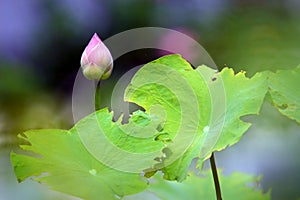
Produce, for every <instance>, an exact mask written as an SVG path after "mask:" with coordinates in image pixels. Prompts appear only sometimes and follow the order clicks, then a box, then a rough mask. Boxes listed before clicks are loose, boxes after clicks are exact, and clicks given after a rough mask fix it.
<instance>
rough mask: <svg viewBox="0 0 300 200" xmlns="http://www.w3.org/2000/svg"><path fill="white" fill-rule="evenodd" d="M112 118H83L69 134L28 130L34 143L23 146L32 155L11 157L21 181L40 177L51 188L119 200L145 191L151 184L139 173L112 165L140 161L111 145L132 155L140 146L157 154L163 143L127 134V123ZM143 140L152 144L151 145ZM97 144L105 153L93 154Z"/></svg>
mask: <svg viewBox="0 0 300 200" xmlns="http://www.w3.org/2000/svg"><path fill="white" fill-rule="evenodd" d="M136 115H137V116H138V115H139V113H137V114H136ZM112 117H113V116H112V113H109V112H108V110H107V109H103V110H100V111H98V112H96V113H94V114H92V115H90V116H88V117H86V118H84V119H82V120H81V121H79V122H78V123H77V124H76V126H74V127H73V128H72V129H70V130H69V131H67V130H32V131H27V132H25V133H24V135H23V136H21V137H22V138H23V139H25V140H27V141H28V142H29V143H30V145H23V146H22V148H23V149H24V150H26V151H27V153H26V155H25V154H16V153H14V152H12V153H11V160H12V163H13V165H14V168H15V174H16V175H17V177H18V180H19V181H23V180H24V179H26V178H27V177H29V176H37V178H34V179H35V180H37V181H40V182H42V183H46V184H48V185H49V186H51V188H52V189H54V190H57V191H61V192H64V193H68V194H71V195H74V196H78V197H81V198H84V199H99V198H103V199H118V198H117V196H120V197H122V196H125V195H129V194H134V193H137V192H140V191H142V190H144V189H145V187H146V182H145V180H143V178H142V177H141V176H140V174H139V173H129V172H124V171H119V170H116V169H114V168H112V167H111V166H110V165H116V163H119V164H120V165H124V166H123V168H124V169H125V168H126V167H131V165H135V164H137V163H138V162H133V161H132V160H128V159H129V158H126V157H125V158H122V159H120V156H121V155H123V154H122V153H124V152H123V151H115V152H113V151H111V150H112V147H111V146H120V147H122V148H123V150H126V151H125V152H127V153H128V152H130V151H133V150H134V149H138V148H140V151H141V152H148V151H152V150H153V149H154V148H157V146H155V145H154V144H153V143H157V144H158V146H163V144H162V142H157V141H155V140H154V139H153V138H152V140H151V141H153V142H152V143H151V142H149V141H150V139H149V138H146V139H144V138H131V137H130V136H128V135H127V134H124V133H123V132H122V126H123V125H121V123H120V122H112ZM133 118H137V117H133ZM147 118H149V116H147V115H144V120H142V121H143V122H145V120H146V121H147ZM97 122H100V123H99V124H98V123H97ZM99 131H103V134H104V136H105V137H107V138H108V139H109V141H110V142H111V144H114V145H111V144H110V143H106V144H105V140H103V139H102V141H99V139H101V135H102V134H99ZM81 132H84V133H81ZM85 134H86V135H85ZM99 135H100V136H99ZM102 136H103V135H102ZM153 137H154V136H153ZM138 139H139V141H137V140H138ZM143 140H148V143H147V142H145V141H143ZM84 142H87V143H89V144H88V145H89V146H88V147H87V146H85V145H84ZM159 143H161V144H159ZM93 145H95V146H94V150H99V149H100V151H101V153H100V154H93V153H94V152H91V151H88V149H91V147H93ZM103 145H106V147H103ZM98 146H99V147H98ZM98 148H99V149H98ZM158 149H159V148H158ZM29 152H33V153H34V154H32V153H29ZM98 156H102V157H101V158H99V157H98ZM97 157H98V159H96V158H97ZM152 160H153V159H152ZM103 163H105V164H106V165H105V164H103ZM120 168H121V167H120Z"/></svg>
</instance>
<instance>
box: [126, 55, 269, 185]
mask: <svg viewBox="0 0 300 200" xmlns="http://www.w3.org/2000/svg"><path fill="white" fill-rule="evenodd" d="M266 91H267V83H266V79H265V77H263V76H262V75H256V76H254V77H253V78H251V79H249V78H246V77H245V73H244V72H240V73H238V74H234V72H233V70H232V69H228V68H225V69H223V70H222V71H221V72H216V71H215V70H213V69H211V68H209V67H206V66H200V67H198V68H197V69H193V68H192V67H191V66H190V65H189V63H187V62H186V61H185V60H183V59H182V58H181V57H180V56H179V55H170V56H165V57H162V58H160V59H158V60H156V61H153V62H151V63H150V64H147V65H145V66H144V67H143V68H141V69H140V70H139V71H138V72H137V73H136V74H135V76H134V78H133V79H132V81H131V84H130V85H129V87H128V88H127V93H126V94H125V99H126V100H129V101H131V102H134V103H136V104H138V105H140V106H142V107H144V108H145V109H146V111H149V110H150V109H151V107H153V106H154V105H155V106H157V105H160V106H161V109H160V111H161V110H163V111H164V113H165V121H166V122H165V125H164V128H163V130H164V132H166V133H167V134H168V135H169V137H170V138H171V140H170V142H169V143H167V144H166V145H167V146H168V148H170V149H171V152H172V153H173V154H172V155H174V157H173V159H172V157H171V159H170V161H172V162H169V163H168V162H165V163H164V165H163V169H162V170H163V172H164V178H166V179H169V180H178V181H182V180H184V178H185V177H186V174H187V170H188V167H189V165H190V163H191V161H192V159H194V158H196V157H200V165H201V163H202V162H203V161H204V160H205V159H207V158H209V156H210V155H211V153H212V152H213V151H220V150H222V149H224V148H226V147H227V146H229V145H233V144H235V143H237V142H238V141H239V140H240V138H241V137H242V135H243V134H244V133H245V132H246V130H247V129H248V128H249V126H250V124H249V123H246V122H243V121H242V120H241V119H240V118H241V117H242V116H245V115H250V114H258V112H259V109H260V106H261V104H262V102H263V99H264V96H265V93H266ZM154 113H155V112H154ZM157 115H159V114H157ZM182 127H183V128H182ZM180 128H182V129H180ZM193 131H194V133H193ZM178 135H179V136H181V137H178ZM182 136H183V137H182ZM174 138H175V139H178V138H184V139H183V140H182V139H179V140H176V141H175V140H174ZM188 140H190V141H188ZM182 144H184V145H185V146H186V145H189V146H188V148H186V149H180V148H179V147H180V146H181V145H182ZM172 145H173V148H172ZM184 145H183V146H184ZM178 149H179V150H180V151H181V152H180V151H178ZM176 150H177V152H175V153H174V151H176ZM176 156H177V157H176ZM174 158H176V160H175V162H173V161H174ZM168 159H169V157H167V158H166V159H165V160H164V161H168Z"/></svg>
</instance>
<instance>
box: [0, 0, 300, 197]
mask: <svg viewBox="0 0 300 200" xmlns="http://www.w3.org/2000/svg"><path fill="white" fill-rule="evenodd" d="M299 10H300V1H297V0H285V1H280V0H272V1H268V0H190V1H186V2H185V3H184V2H183V1H180V0H172V1H169V0H127V1H123V0H111V1H104V0H85V1H83V0H43V1H40V0H26V1H24V0H0V199H1V200H2V199H5V200H11V199H24V200H27V199H28V200H29V199H68V198H69V197H67V196H65V195H62V194H59V193H56V192H52V191H48V190H47V188H46V187H44V186H42V185H39V184H37V183H35V182H33V181H30V180H27V181H25V182H24V183H21V184H18V183H17V180H16V179H15V177H14V174H13V169H12V167H11V164H10V161H9V152H10V151H11V150H12V149H16V147H17V144H18V142H19V141H18V139H17V137H16V135H17V134H19V133H22V132H23V131H24V130H27V129H33V128H35V129H37V128H67V129H68V128H70V127H71V126H72V124H73V118H72V111H71V94H72V87H73V82H74V80H75V76H76V74H77V71H78V70H79V67H80V57H81V54H82V52H83V50H84V48H85V46H86V45H87V43H88V41H89V40H90V38H91V36H92V35H93V34H94V32H97V33H98V35H99V36H100V37H101V39H102V40H104V39H106V38H108V37H110V36H113V35H114V34H117V33H119V32H122V31H125V30H128V29H132V28H138V27H148V26H155V27H164V28H170V29H175V30H179V31H181V32H183V33H185V34H187V35H189V36H191V37H193V38H194V39H195V40H197V41H199V43H200V44H202V45H203V47H204V48H205V49H206V50H207V51H208V53H209V54H210V55H211V57H212V58H213V59H214V61H215V63H216V64H217V65H218V67H219V68H222V67H223V66H229V67H232V68H234V69H235V71H239V70H245V71H247V75H249V76H251V75H253V74H254V73H255V72H257V71H262V70H272V71H273V70H276V69H290V68H294V67H296V66H297V65H299V64H300V37H299V35H300V14H299ZM159 56H160V55H159V54H158V53H157V51H155V50H153V49H143V50H138V51H134V52H130V53H127V54H126V55H123V56H121V57H120V58H118V59H117V60H116V61H115V68H114V72H113V76H112V79H111V80H109V81H111V82H109V81H107V82H106V83H105V84H107V85H108V86H109V87H106V88H107V89H104V91H103V94H104V95H103V96H109V94H110V90H111V88H113V83H114V80H117V79H118V77H120V76H121V75H122V74H123V73H125V72H126V71H128V70H129V69H130V68H132V67H135V66H137V65H140V64H143V63H146V62H148V61H151V60H153V59H155V58H157V57H159ZM107 102H109V98H108V99H106V100H105V101H104V103H103V106H105V104H107ZM245 120H247V121H250V122H252V123H253V126H252V127H251V129H250V130H249V131H248V132H247V133H246V135H245V136H244V137H243V138H242V140H241V142H240V143H238V144H237V145H234V146H232V147H229V148H227V149H226V150H225V151H222V152H219V153H217V154H216V159H217V164H218V166H219V167H221V168H223V171H224V173H225V174H230V173H231V172H234V171H242V172H245V173H251V174H255V175H263V176H264V177H263V179H262V185H261V187H262V188H263V189H264V191H267V190H268V189H269V188H272V198H273V199H278V200H279V199H297V198H299V197H300V190H299V187H300V181H299V180H300V173H299V168H300V159H299V156H298V153H299V151H300V146H299V145H298V144H299V141H300V133H299V132H300V127H299V125H298V124H296V123H295V122H293V121H291V120H289V119H287V118H285V117H283V116H281V115H280V114H279V113H278V112H277V111H276V110H275V109H274V108H273V107H271V106H270V105H269V104H267V103H266V104H265V105H264V106H263V108H262V110H261V115H260V116H251V117H247V118H245Z"/></svg>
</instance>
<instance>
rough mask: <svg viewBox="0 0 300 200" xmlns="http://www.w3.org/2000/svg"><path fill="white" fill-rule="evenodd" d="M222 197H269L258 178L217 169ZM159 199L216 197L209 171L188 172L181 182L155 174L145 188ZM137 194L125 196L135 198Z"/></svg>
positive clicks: (245, 199)
mask: <svg viewBox="0 0 300 200" xmlns="http://www.w3.org/2000/svg"><path fill="white" fill-rule="evenodd" d="M219 178H220V182H221V191H222V197H223V199H243V200H254V199H255V200H268V199H270V198H271V194H270V193H271V192H270V190H269V191H268V192H267V193H264V192H263V191H262V190H261V189H259V188H258V186H259V181H260V178H259V177H258V178H257V177H254V176H252V175H248V174H244V173H238V172H236V173H233V174H231V175H230V176H224V175H222V174H221V173H220V171H219ZM147 190H148V191H149V192H151V193H152V194H154V196H156V197H157V199H160V200H182V199H199V200H201V199H216V194H215V190H214V182H213V177H212V174H211V171H205V172H203V174H202V175H201V176H196V175H195V174H190V175H189V176H188V177H187V179H186V180H185V181H184V182H182V183H177V182H174V181H166V180H164V179H163V178H162V177H161V176H160V174H156V175H155V178H154V180H153V181H151V182H150V184H149V187H148V189H147ZM136 197H138V195H134V196H131V197H130V198H125V199H126V200H127V199H128V200H137V199H138V198H136Z"/></svg>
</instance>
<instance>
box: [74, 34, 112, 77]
mask: <svg viewBox="0 0 300 200" xmlns="http://www.w3.org/2000/svg"><path fill="white" fill-rule="evenodd" d="M80 64H81V68H82V70H83V74H84V76H85V77H86V78H87V79H90V80H100V79H102V80H104V79H107V78H108V77H109V76H110V74H111V72H112V69H113V59H112V56H111V54H110V52H109V50H108V48H107V47H106V46H105V45H104V43H103V42H102V41H101V40H100V38H99V37H98V35H97V34H96V33H95V34H94V36H93V37H92V39H91V40H90V42H89V44H88V45H87V47H86V48H85V50H84V52H83V54H82V56H81V60H80Z"/></svg>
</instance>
